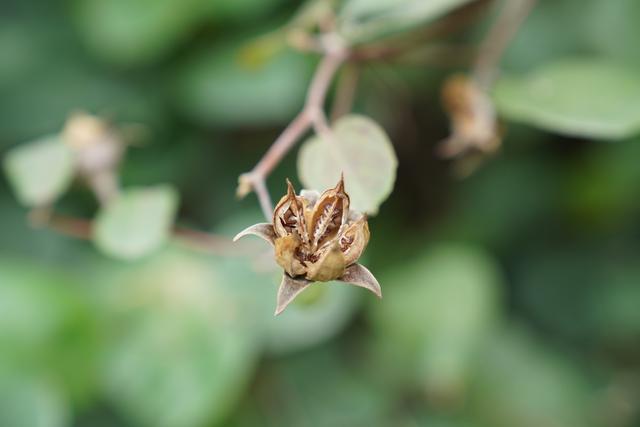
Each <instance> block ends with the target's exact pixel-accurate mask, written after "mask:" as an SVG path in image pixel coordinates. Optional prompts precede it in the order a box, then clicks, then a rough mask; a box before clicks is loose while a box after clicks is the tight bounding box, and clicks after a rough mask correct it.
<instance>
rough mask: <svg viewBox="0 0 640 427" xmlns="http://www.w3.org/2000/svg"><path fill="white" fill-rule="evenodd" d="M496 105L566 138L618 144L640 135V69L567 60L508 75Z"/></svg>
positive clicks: (598, 61)
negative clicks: (602, 140) (639, 72)
mask: <svg viewBox="0 0 640 427" xmlns="http://www.w3.org/2000/svg"><path fill="white" fill-rule="evenodd" d="M495 101H496V105H497V107H498V110H499V112H500V113H501V114H502V115H503V116H504V117H506V118H508V119H511V120H514V121H519V122H523V123H528V124H531V125H534V126H538V127H541V128H543V129H546V130H550V131H554V132H558V133H562V134H566V135H573V136H582V137H586V138H593V139H606V140H617V139H622V138H626V137H629V136H631V135H633V134H635V133H638V132H640V77H639V76H638V73H637V71H635V70H633V69H630V68H626V67H624V66H622V65H619V64H615V63H611V62H608V61H606V60H603V59H588V58H582V59H579V58H575V59H564V60H561V61H557V62H553V63H550V64H547V65H545V66H544V67H542V68H540V69H538V70H537V71H535V72H533V73H531V74H530V75H527V76H522V77H504V78H502V79H501V80H500V81H499V82H498V84H497V87H496V90H495Z"/></svg>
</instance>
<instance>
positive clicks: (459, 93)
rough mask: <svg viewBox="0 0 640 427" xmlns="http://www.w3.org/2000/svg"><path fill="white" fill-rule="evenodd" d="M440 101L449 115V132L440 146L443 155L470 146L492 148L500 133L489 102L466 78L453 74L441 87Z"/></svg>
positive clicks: (497, 142)
mask: <svg viewBox="0 0 640 427" xmlns="http://www.w3.org/2000/svg"><path fill="white" fill-rule="evenodd" d="M442 102H443V105H444V108H445V109H446V110H447V113H448V115H449V117H450V119H451V128H452V129H451V131H452V135H451V137H449V138H448V139H447V140H446V141H444V143H443V144H442V145H441V147H440V152H441V154H442V155H443V156H445V157H454V156H457V155H459V154H461V153H463V152H466V151H467V150H470V149H475V150H478V151H480V152H484V153H487V152H492V151H495V150H496V149H497V148H498V146H499V144H500V135H499V133H500V132H499V130H498V126H497V119H496V114H495V109H494V107H493V103H492V102H491V99H490V98H489V96H488V95H487V94H486V93H485V92H484V91H483V90H482V89H480V88H479V87H478V85H477V84H476V83H475V82H474V81H473V80H472V79H470V78H468V77H466V76H464V75H455V76H453V77H451V78H449V79H448V80H447V81H446V83H445V85H444V87H443V91H442Z"/></svg>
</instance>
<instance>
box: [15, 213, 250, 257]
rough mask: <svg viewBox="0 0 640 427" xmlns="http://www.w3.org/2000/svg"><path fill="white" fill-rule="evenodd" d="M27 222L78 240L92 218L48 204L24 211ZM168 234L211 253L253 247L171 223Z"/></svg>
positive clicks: (87, 234) (86, 235)
mask: <svg viewBox="0 0 640 427" xmlns="http://www.w3.org/2000/svg"><path fill="white" fill-rule="evenodd" d="M28 219H29V224H30V225H31V226H32V227H34V228H47V229H49V230H51V231H54V232H56V233H58V234H61V235H64V236H69V237H73V238H75V239H80V240H91V239H92V238H93V221H91V220H88V219H84V218H76V217H71V216H67V215H61V214H59V213H56V212H53V211H52V210H51V209H50V208H40V209H34V210H32V211H31V212H29V215H28ZM172 237H173V238H174V239H175V240H176V241H178V242H180V243H182V244H183V245H185V246H188V247H189V248H191V249H194V250H198V251H201V252H206V253H209V254H214V255H225V256H231V255H246V254H247V253H248V252H249V251H251V250H254V249H253V247H252V246H250V245H249V244H245V245H237V244H234V243H233V241H232V239H231V237H227V236H219V235H215V234H211V233H206V232H204V231H199V230H193V229H190V228H185V227H179V226H175V227H174V229H173V231H172Z"/></svg>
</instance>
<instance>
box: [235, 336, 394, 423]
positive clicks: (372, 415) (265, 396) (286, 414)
mask: <svg viewBox="0 0 640 427" xmlns="http://www.w3.org/2000/svg"><path fill="white" fill-rule="evenodd" d="M341 350H342V347H338V346H337V345H330V346H323V347H321V348H318V349H315V350H313V351H308V352H298V353H295V354H293V355H290V356H287V357H281V358H279V359H276V360H275V361H274V362H271V363H269V364H268V365H267V366H268V369H267V370H266V372H268V375H265V376H264V377H262V380H261V381H257V384H256V386H255V387H254V389H253V390H252V396H251V399H250V400H249V401H248V402H246V403H245V405H243V406H242V407H241V408H240V409H239V410H238V411H237V413H236V416H235V417H234V419H232V420H230V421H231V422H230V423H228V424H225V425H226V426H230V427H231V426H233V427H252V426H261V427H263V426H264V427H280V426H282V427H284V426H304V425H309V426H316V427H330V426H360V427H363V426H367V427H382V426H400V425H404V424H400V423H398V417H399V416H400V414H398V413H397V412H395V413H394V412H393V404H394V401H393V399H392V396H391V393H390V391H389V390H388V388H386V387H376V385H375V384H373V382H372V381H371V380H370V378H368V377H367V376H365V375H362V374H361V373H360V372H358V370H359V368H361V366H362V364H363V363H362V362H364V361H363V360H362V359H359V358H357V356H356V357H354V359H355V360H349V358H348V357H345V355H346V354H347V353H349V352H348V351H347V352H344V351H341ZM273 402H278V406H277V410H274V406H273ZM304 420H313V422H310V423H307V422H305V421H304Z"/></svg>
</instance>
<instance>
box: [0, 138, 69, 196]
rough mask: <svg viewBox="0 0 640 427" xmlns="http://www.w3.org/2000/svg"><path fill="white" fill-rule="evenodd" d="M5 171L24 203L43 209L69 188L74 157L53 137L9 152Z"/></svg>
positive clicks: (5, 162) (67, 148) (58, 139)
mask: <svg viewBox="0 0 640 427" xmlns="http://www.w3.org/2000/svg"><path fill="white" fill-rule="evenodd" d="M4 169H5V172H6V173H7V177H8V178H9V182H10V183H11V185H12V186H13V189H14V191H15V192H16V195H17V196H18V199H19V200H20V202H21V203H23V204H25V205H27V206H42V205H46V204H48V203H51V202H53V201H54V200H55V199H56V198H58V197H59V196H60V195H61V194H62V193H64V192H65V191H66V190H67V188H68V187H69V184H70V183H71V179H72V178H73V173H74V164H73V153H72V152H71V149H70V148H69V147H67V146H66V145H65V144H64V143H63V142H62V140H61V139H60V138H59V137H58V136H57V135H52V136H48V137H45V138H42V139H40V140H38V141H35V142H31V143H27V144H23V145H20V146H18V147H16V148H14V149H13V150H11V151H9V152H8V153H7V155H6V157H5V159H4Z"/></svg>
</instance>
